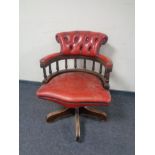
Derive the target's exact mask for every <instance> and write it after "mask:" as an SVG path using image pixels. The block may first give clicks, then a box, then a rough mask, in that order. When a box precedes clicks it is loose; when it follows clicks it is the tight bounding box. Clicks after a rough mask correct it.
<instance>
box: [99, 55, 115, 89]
mask: <svg viewBox="0 0 155 155" xmlns="http://www.w3.org/2000/svg"><path fill="white" fill-rule="evenodd" d="M97 58H98V59H99V60H100V61H101V62H102V63H103V65H104V66H105V73H104V87H105V88H106V89H109V87H110V86H109V78H110V72H111V71H112V67H113V63H112V61H111V60H110V59H109V58H107V57H106V56H104V55H102V54H98V55H97Z"/></svg>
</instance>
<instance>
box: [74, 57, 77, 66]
mask: <svg viewBox="0 0 155 155" xmlns="http://www.w3.org/2000/svg"><path fill="white" fill-rule="evenodd" d="M74 68H77V59H76V58H75V59H74Z"/></svg>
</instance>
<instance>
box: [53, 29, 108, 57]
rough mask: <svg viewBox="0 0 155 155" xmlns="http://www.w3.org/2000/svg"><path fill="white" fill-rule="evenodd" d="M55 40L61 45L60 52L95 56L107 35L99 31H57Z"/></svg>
mask: <svg viewBox="0 0 155 155" xmlns="http://www.w3.org/2000/svg"><path fill="white" fill-rule="evenodd" d="M56 40H57V41H58V43H60V45H61V53H63V54H65V55H87V56H95V55H97V54H98V51H99V48H100V46H101V44H105V43H106V42H107V40H108V37H107V36H106V35H105V34H102V33H99V32H91V31H71V32H61V33H57V34H56Z"/></svg>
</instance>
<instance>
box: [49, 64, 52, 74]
mask: <svg viewBox="0 0 155 155" xmlns="http://www.w3.org/2000/svg"><path fill="white" fill-rule="evenodd" d="M49 73H50V74H52V68H51V64H49Z"/></svg>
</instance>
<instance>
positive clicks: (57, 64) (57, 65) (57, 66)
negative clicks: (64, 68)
mask: <svg viewBox="0 0 155 155" xmlns="http://www.w3.org/2000/svg"><path fill="white" fill-rule="evenodd" d="M56 70H57V72H58V71H59V62H58V60H57V61H56Z"/></svg>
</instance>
